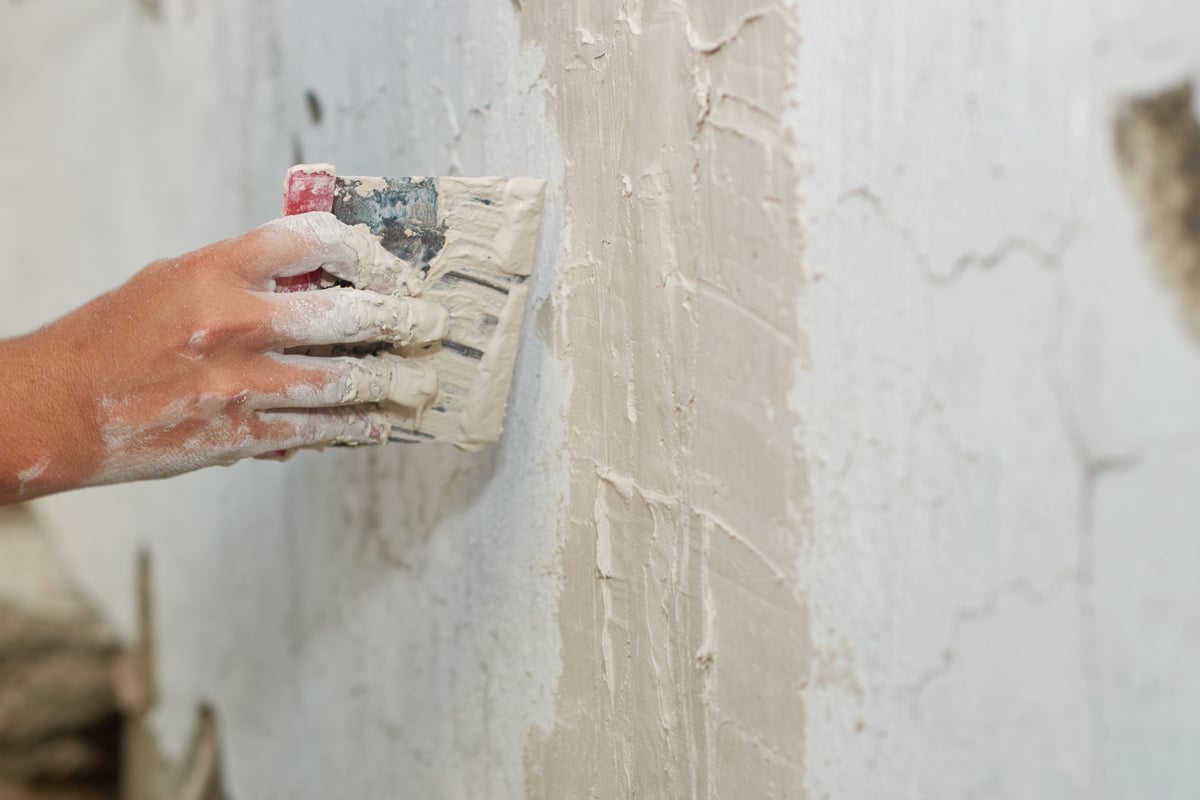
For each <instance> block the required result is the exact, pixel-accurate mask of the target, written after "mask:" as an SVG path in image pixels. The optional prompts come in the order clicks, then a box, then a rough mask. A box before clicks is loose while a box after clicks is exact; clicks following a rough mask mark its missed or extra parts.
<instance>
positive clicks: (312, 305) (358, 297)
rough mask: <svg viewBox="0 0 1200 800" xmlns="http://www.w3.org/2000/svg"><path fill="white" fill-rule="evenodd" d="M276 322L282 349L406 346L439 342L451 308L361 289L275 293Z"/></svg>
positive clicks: (274, 318) (273, 319) (272, 300)
mask: <svg viewBox="0 0 1200 800" xmlns="http://www.w3.org/2000/svg"><path fill="white" fill-rule="evenodd" d="M267 299H268V301H269V302H270V303H271V304H272V305H273V306H274V312H273V314H272V318H271V325H272V328H273V329H274V332H275V334H276V335H277V337H278V340H277V342H276V345H277V346H279V347H299V346H304V345H321V344H351V343H356V342H379V341H384V342H394V343H396V344H400V345H407V344H424V343H428V342H436V341H438V340H439V339H442V338H444V337H445V336H446V333H447V331H448V330H449V325H450V315H449V313H448V312H447V311H446V309H445V308H443V307H442V306H440V305H438V304H436V303H430V302H427V301H425V300H420V299H417V298H412V297H392V296H390V295H386V294H376V293H374V292H368V291H362V290H360V289H345V288H340V287H337V288H332V289H324V290H322V291H319V292H296V293H292V294H273V295H269V296H268V298H267Z"/></svg>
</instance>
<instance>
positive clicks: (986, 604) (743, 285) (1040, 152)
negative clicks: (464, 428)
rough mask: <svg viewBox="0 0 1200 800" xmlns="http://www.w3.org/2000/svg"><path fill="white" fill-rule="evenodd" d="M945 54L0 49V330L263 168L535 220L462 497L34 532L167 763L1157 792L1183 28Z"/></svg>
mask: <svg viewBox="0 0 1200 800" xmlns="http://www.w3.org/2000/svg"><path fill="white" fill-rule="evenodd" d="M401 6H402V7H401ZM959 6H961V7H953V8H952V7H948V6H947V4H945V3H941V2H935V0H909V2H904V3H899V4H896V3H892V4H887V3H878V2H867V0H849V1H848V2H838V3H832V2H825V3H815V2H813V3H805V4H801V5H800V6H799V7H797V8H793V7H791V6H788V5H784V4H782V3H781V2H777V0H759V1H758V2H749V0H687V1H685V0H622V2H600V1H599V0H586V1H585V2H574V3H556V2H549V0H514V2H512V3H502V2H489V1H488V0H450V1H449V2H437V3H435V2H433V1H432V0H414V2H406V3H403V4H399V3H388V2H383V0H378V1H377V2H362V3H357V4H353V8H351V7H350V6H349V5H348V4H330V3H316V2H311V1H309V2H302V1H301V0H293V1H291V2H288V1H286V0H259V1H258V2H254V3H241V2H234V0H224V2H211V3H195V2H190V0H158V1H157V2H153V3H148V2H135V0H80V1H79V2H77V3H75V4H73V7H72V11H71V13H70V14H69V15H65V16H64V15H63V12H62V11H60V10H59V9H58V8H57V7H55V6H54V5H53V4H52V3H50V2H48V0H24V2H21V3H17V4H5V5H0V45H2V46H0V119H4V120H6V124H5V125H3V126H0V174H4V175H5V176H6V180H8V181H10V182H11V185H16V186H20V187H22V191H21V192H20V193H15V192H14V193H7V194H6V195H4V196H3V197H0V265H3V268H5V269H8V270H10V272H8V273H6V275H11V276H14V277H13V278H12V282H13V283H14V284H15V285H17V286H19V287H20V291H19V292H18V291H12V292H8V293H6V294H5V295H4V296H3V297H0V311H2V312H3V314H4V316H3V320H4V325H5V328H4V332H6V333H7V332H11V333H16V332H19V331H20V330H23V329H26V328H29V327H32V326H33V325H35V324H37V323H38V322H40V321H43V320H44V319H45V318H46V317H48V316H50V315H52V314H55V313H61V312H63V311H65V310H67V309H68V308H70V307H71V306H72V305H75V304H78V303H79V302H82V301H83V300H84V299H86V298H87V297H89V296H91V295H92V294H95V293H96V292H99V291H101V290H102V289H104V288H106V287H107V286H109V285H111V284H112V283H113V282H115V281H117V280H119V279H121V278H122V277H124V276H125V275H127V274H129V272H130V271H131V270H132V268H134V267H135V266H136V265H137V264H140V263H143V262H146V261H149V260H150V259H152V258H154V257H157V256H160V255H162V254H164V253H172V252H178V251H180V250H183V249H187V248H189V247H193V246H196V245H199V244H201V243H203V242H205V241H208V240H211V239H214V238H217V237H219V236H223V235H227V234H231V233H234V232H237V231H239V230H241V229H243V228H245V227H247V226H249V225H251V224H254V223H256V222H258V221H261V220H263V219H265V218H268V217H270V216H272V215H273V214H274V213H276V210H277V203H278V200H277V192H278V183H279V178H280V176H281V175H282V173H283V170H284V168H285V167H286V166H287V164H288V163H290V162H291V161H293V160H305V159H322V160H325V159H327V160H330V161H332V162H334V163H336V164H337V165H338V166H339V167H340V168H342V169H344V170H345V171H347V172H358V173H375V172H382V173H394V174H447V173H462V174H470V173H514V174H515V173H528V174H536V175H544V176H547V177H548V178H549V179H550V180H551V191H550V196H549V200H550V202H549V212H548V216H547V218H546V223H545V226H544V237H543V243H542V252H541V255H540V258H539V264H538V279H537V285H536V290H535V294H536V298H535V300H536V308H535V310H534V313H533V314H532V315H531V318H530V325H529V330H527V331H526V334H527V335H526V338H525V342H524V345H523V352H522V362H521V367H520V370H519V374H518V376H517V380H516V385H515V395H514V401H513V405H512V416H511V418H510V419H511V422H510V433H509V436H508V438H507V439H506V441H505V442H504V443H503V445H502V446H501V447H500V448H498V449H497V450H495V451H493V452H492V453H490V454H489V455H487V456H484V457H482V458H480V457H475V456H464V455H459V454H455V453H431V452H428V451H414V450H404V449H389V450H380V451H376V452H374V453H370V454H364V453H326V454H322V455H314V454H305V455H303V456H301V457H300V458H298V459H297V460H296V461H294V462H293V463H291V464H289V465H287V466H285V467H282V468H281V467H278V466H276V465H264V464H246V465H239V466H238V467H235V468H233V469H231V470H216V471H211V472H207V473H202V474H199V475H196V476H191V477H188V478H184V479H180V480H176V481H171V482H168V483H164V484H160V485H145V486H136V487H125V488H117V489H106V490H101V491H91V492H86V493H81V494H78V495H74V496H68V497H62V498H56V499H54V500H52V501H51V502H48V503H46V504H45V505H44V507H43V509H42V511H43V513H44V514H45V515H46V516H47V517H48V518H50V519H52V520H53V521H55V522H56V524H57V526H58V536H59V541H60V544H61V546H62V548H63V551H64V553H65V554H66V555H67V556H68V557H69V558H71V559H73V561H74V563H75V565H76V571H77V573H78V575H79V576H80V578H81V580H83V581H84V583H85V584H86V586H87V587H88V588H89V590H90V592H91V593H92V595H93V596H94V597H96V598H97V599H98V600H99V601H100V603H101V604H102V605H103V606H104V608H105V609H106V610H107V612H108V614H109V615H110V616H111V617H112V618H113V620H114V621H115V623H116V624H117V626H118V627H119V628H120V629H122V630H124V631H126V632H127V633H129V634H132V632H133V630H134V628H135V624H134V617H135V609H134V603H133V592H132V590H131V587H132V585H133V571H134V562H135V557H134V554H135V551H136V549H137V548H138V547H139V546H143V545H144V546H147V547H148V548H149V549H150V551H151V555H152V558H153V562H154V565H155V571H154V574H155V583H156V587H155V588H156V591H155V596H156V598H157V608H156V609H155V618H156V620H157V624H158V628H159V630H158V635H157V648H156V652H157V654H158V678H159V682H160V684H161V689H162V698H161V702H160V706H159V708H158V710H157V712H156V717H155V727H156V729H157V731H158V734H159V738H160V744H161V746H162V747H163V749H164V750H165V751H166V752H167V753H168V754H174V755H176V756H177V757H179V756H182V754H183V752H184V751H185V750H186V749H187V745H188V741H189V737H190V735H191V726H192V721H193V719H194V717H195V712H196V708H197V706H198V704H200V703H209V704H211V706H212V707H213V708H214V709H215V711H216V713H217V715H218V717H219V720H220V724H221V731H222V746H223V749H224V753H223V758H222V760H223V764H224V768H225V773H226V780H227V782H228V784H229V789H230V790H231V792H232V793H233V795H234V796H235V797H243V798H272V797H334V796H347V797H349V796H353V797H371V798H375V797H379V798H384V797H395V796H422V797H520V796H531V797H576V796H594V797H623V796H638V797H718V796H720V797H769V796H775V797H802V796H805V795H808V796H811V797H825V796H828V797H913V798H917V797H955V796H980V797H1056V798H1057V797H1081V798H1084V797H1087V798H1092V797H1146V796H1154V797H1173V796H1180V797H1182V796H1190V795H1194V794H1195V792H1196V790H1197V787H1198V786H1200V772H1198V771H1197V769H1196V767H1195V766H1194V763H1193V759H1192V758H1191V754H1190V752H1189V750H1190V747H1189V744H1190V742H1192V741H1195V738H1196V736H1197V735H1198V734H1200V691H1197V689H1196V685H1195V681H1194V679H1193V677H1192V676H1193V674H1194V672H1195V664H1196V659H1197V653H1198V652H1200V618H1198V617H1197V611H1196V609H1197V608H1200V603H1197V599H1198V597H1197V592H1196V591H1195V589H1194V584H1195V581H1194V579H1193V573H1194V565H1195V564H1196V563H1197V559H1198V557H1200V550H1198V548H1200V538H1197V537H1196V536H1195V535H1194V533H1195V530H1196V524H1195V520H1196V519H1197V518H1200V504H1198V503H1197V501H1196V500H1195V499H1194V498H1195V497H1196V495H1195V493H1194V492H1193V491H1191V489H1192V487H1193V486H1194V485H1195V482H1196V480H1197V478H1198V477H1200V411H1197V409H1200V349H1197V345H1196V340H1195V339H1194V338H1193V337H1191V336H1189V334H1188V330H1187V325H1186V324H1185V320H1186V319H1187V316H1186V309H1187V308H1188V306H1187V302H1188V301H1187V300H1186V299H1181V298H1186V297H1188V296H1190V295H1189V292H1190V291H1191V288H1194V287H1191V288H1189V286H1190V284H1186V282H1181V281H1180V280H1176V279H1175V278H1173V277H1172V276H1174V275H1176V274H1178V273H1180V271H1181V270H1182V271H1184V272H1186V270H1187V265H1188V264H1190V261H1188V262H1186V263H1185V261H1184V260H1178V261H1171V260H1170V256H1169V255H1167V256H1164V255H1163V253H1164V252H1165V251H1164V250H1163V249H1162V247H1160V246H1157V245H1154V246H1150V247H1147V245H1146V243H1145V242H1144V241H1143V235H1142V233H1143V228H1144V229H1145V231H1146V234H1147V235H1148V236H1149V237H1150V239H1151V240H1152V242H1158V243H1159V245H1161V244H1162V242H1163V241H1164V237H1165V240H1167V243H1168V244H1172V243H1177V242H1178V241H1181V240H1183V241H1185V244H1186V239H1187V232H1188V231H1190V230H1193V228H1191V227H1189V226H1188V224H1187V220H1188V211H1187V207H1188V204H1187V196H1185V195H1186V192H1187V191H1190V190H1189V189H1186V186H1187V184H1186V183H1185V184H1184V186H1185V189H1184V190H1181V191H1183V192H1184V194H1171V195H1169V197H1171V198H1175V199H1178V198H1179V197H1183V200H1181V201H1179V202H1170V203H1163V202H1158V203H1157V204H1156V202H1155V199H1154V198H1155V197H1158V196H1159V195H1157V194H1156V193H1155V192H1154V190H1153V185H1154V183H1155V181H1158V180H1169V179H1171V178H1172V177H1173V176H1174V177H1178V176H1179V175H1181V174H1183V173H1186V171H1187V170H1186V167H1187V164H1188V163H1189V162H1188V157H1187V155H1186V154H1187V153H1188V152H1190V150H1188V147H1191V145H1186V146H1184V145H1179V146H1178V147H1177V149H1176V150H1170V149H1169V147H1168V149H1167V150H1166V151H1165V153H1166V155H1165V156H1164V155H1163V153H1164V151H1163V148H1162V147H1160V146H1159V145H1156V144H1155V137H1156V136H1159V133H1158V131H1160V130H1161V129H1162V126H1158V127H1155V126H1154V125H1152V124H1149V123H1148V122H1147V121H1148V120H1149V122H1152V121H1153V118H1150V117H1147V116H1146V115H1145V114H1143V115H1141V116H1137V115H1136V114H1134V116H1132V117H1130V116H1129V114H1130V112H1129V109H1131V108H1133V109H1137V108H1144V107H1145V106H1144V105H1143V106H1139V105H1137V103H1136V98H1139V97H1154V96H1157V95H1158V93H1160V92H1162V91H1163V90H1166V89H1170V88H1171V87H1177V86H1180V85H1182V84H1183V83H1185V82H1186V81H1189V80H1190V81H1191V82H1192V85H1193V86H1194V85H1197V81H1198V80H1200V56H1197V55H1196V53H1197V51H1196V48H1195V47H1194V42H1195V41H1197V40H1198V39H1200V12H1197V11H1196V10H1195V9H1194V8H1193V6H1192V5H1190V4H1188V3H1185V2H1183V0H1154V1H1153V2H1142V3H1136V4H1135V3H1131V2H1126V3H1121V2H1115V0H1114V1H1112V2H1102V3H1094V2H1083V0H1077V1H1073V0H1067V1H1066V2H1061V3H1054V4H1050V5H1049V6H1047V5H1046V4H1044V3H1035V2H1033V1H1032V0H1028V2H1016V3H1012V2H1000V1H999V0H996V1H995V2H982V3H972V4H959ZM1180 97H1182V95H1181V96H1180ZM1131 103H1132V105H1131ZM1179 104H1181V101H1180V103H1177V105H1179ZM1118 119H1133V120H1135V121H1138V120H1140V121H1141V122H1142V123H1145V124H1144V125H1143V127H1142V128H1139V129H1137V130H1136V131H1135V133H1136V132H1137V131H1141V133H1140V134H1139V135H1137V136H1136V137H1134V138H1135V139H1136V142H1135V145H1136V147H1134V149H1129V148H1121V149H1118V148H1117V147H1115V145H1114V125H1116V124H1117V120H1118ZM1176 121H1177V122H1178V123H1179V124H1178V125H1175V126H1173V127H1172V130H1177V129H1182V130H1190V128H1188V125H1187V124H1186V122H1187V121H1186V118H1182V117H1181V118H1180V119H1179V120H1176ZM1116 138H1117V139H1120V137H1119V136H1118V137H1116ZM1128 139H1129V137H1126V141H1128ZM1164 141H1166V142H1167V145H1169V146H1175V145H1172V144H1171V143H1178V142H1179V141H1180V140H1179V139H1178V138H1177V137H1176V138H1171V137H1170V136H1166V138H1165V140H1164ZM1147 142H1149V144H1147ZM1181 153H1182V155H1181ZM1155 154H1157V156H1156V155H1155ZM1121 165H1124V167H1123V169H1124V172H1122V166H1121ZM1139 165H1140V166H1139ZM80 175H87V176H92V177H91V178H90V180H89V181H88V182H87V183H86V184H85V185H84V186H82V187H81V188H79V189H77V191H76V192H75V193H74V194H73V200H72V206H71V209H70V212H71V213H70V215H69V218H68V219H67V220H65V221H64V219H63V218H62V217H61V216H59V215H54V214H47V213H45V212H44V209H46V208H49V207H51V206H52V204H53V201H54V199H55V198H57V197H60V196H61V195H60V187H61V185H63V184H64V183H65V182H69V181H72V180H73V179H76V178H77V177H78V176H80ZM1155 175H1163V176H1166V177H1165V178H1156V177H1154V176H1155ZM99 176H104V178H105V179H104V180H101V179H100V177H99ZM39 178H48V179H49V180H48V181H46V182H39V180H38V179H39ZM1147 187H1149V188H1147ZM1130 190H1132V191H1130ZM1164 208H1165V209H1167V210H1166V211H1165V212H1164V211H1163V209H1164ZM1180 209H1182V210H1180ZM1164 213H1166V214H1168V215H1171V214H1174V215H1175V217H1172V218H1171V220H1169V221H1168V222H1167V223H1163V221H1162V217H1163V214H1164ZM1180 218H1182V219H1183V222H1180V221H1179V219H1180ZM64 229H65V230H66V231H67V233H66V234H64ZM1156 248H1157V249H1156ZM1168 249H1170V248H1168ZM1171 252H1175V250H1172V251H1171ZM1188 257H1190V256H1188ZM1181 264H1183V265H1184V266H1179V265H1181ZM12 265H21V266H24V267H26V268H27V269H25V270H24V271H21V272H19V273H18V272H16V271H13V270H14V269H15V268H14V267H13V266H12ZM1163 276H1166V280H1163ZM1181 304H1183V307H1184V308H1185V314H1184V315H1181V314H1180V313H1179V309H1180V307H1181Z"/></svg>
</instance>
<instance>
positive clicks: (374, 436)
mask: <svg viewBox="0 0 1200 800" xmlns="http://www.w3.org/2000/svg"><path fill="white" fill-rule="evenodd" d="M391 432H392V425H391V423H390V422H388V418H387V415H385V414H379V413H367V414H363V415H361V416H360V417H359V418H358V419H357V420H355V424H354V425H351V426H350V430H349V431H347V434H346V435H345V436H343V437H340V438H339V440H338V444H346V445H369V444H383V443H384V442H386V441H387V440H388V437H389V436H390V435H391Z"/></svg>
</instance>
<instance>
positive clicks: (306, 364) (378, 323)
mask: <svg viewBox="0 0 1200 800" xmlns="http://www.w3.org/2000/svg"><path fill="white" fill-rule="evenodd" d="M318 268H323V269H324V270H326V271H327V272H328V273H330V274H331V275H334V276H336V277H338V278H340V279H342V280H345V281H347V282H349V283H351V284H353V285H354V286H355V287H356V288H340V287H335V288H330V289H324V290H321V291H312V292H296V293H276V292H275V291H274V290H275V279H276V278H279V277H284V276H289V275H298V274H303V273H307V272H311V271H313V270H315V269H318ZM418 280H419V276H418V275H417V274H416V272H415V271H414V270H413V269H412V267H410V266H409V265H408V264H406V263H405V262H403V261H401V260H399V259H397V258H395V257H393V256H392V255H391V254H389V253H388V252H387V251H386V250H384V249H383V247H382V246H381V245H380V244H379V242H378V240H377V239H375V238H374V237H372V236H370V235H369V234H367V233H364V232H362V231H361V230H359V229H355V228H350V227H348V226H346V225H344V224H342V223H341V222H339V221H338V220H337V219H336V218H334V216H333V215H331V214H327V213H310V214H301V215H297V216H292V217H285V218H283V219H279V220H275V221H273V222H269V223H267V224H266V225H263V226H261V227H259V228H256V229H255V230H252V231H250V232H249V233H247V234H245V235H243V236H239V237H237V238H235V239H230V240H227V241H224V242H219V243H217V244H214V245H211V246H209V247H205V248H203V249H201V250H197V251H195V252H193V253H189V254H187V255H184V256H181V257H180V258H176V259H169V260H166V261H159V262H156V263H154V264H151V265H150V266H148V267H146V268H145V269H143V270H142V271H141V272H139V273H138V274H137V275H135V276H134V277H133V278H132V279H130V281H129V282H128V283H126V284H125V285H123V286H121V287H120V288H118V289H116V290H115V291H113V292H110V293H109V294H106V295H103V296H101V297H99V298H97V299H96V300H94V301H92V302H91V303H89V304H88V305H86V306H84V307H83V308H80V309H79V310H77V311H75V312H73V313H71V314H69V315H68V316H66V317H64V318H63V319H61V320H59V321H58V322H55V323H53V324H52V325H49V326H47V327H46V328H43V329H41V330H40V331H38V332H36V333H34V334H31V335H30V336H27V337H24V338H21V339H15V340H11V341H8V342H3V343H0V366H2V367H3V368H4V370H5V372H6V373H8V374H9V375H10V376H13V377H14V378H15V380H14V381H13V384H14V385H13V386H12V388H10V389H8V390H0V391H2V392H5V397H4V399H5V401H6V402H5V405H6V406H7V409H8V412H9V413H8V416H9V418H10V420H15V422H16V426H15V427H14V426H13V423H12V422H9V423H0V501H11V500H15V499H17V498H18V497H21V498H28V497H33V496H37V495H41V494H49V493H51V492H56V491H62V490H64V489H69V488H74V487H78V486H87V485H99V484H107V483H118V482H124V481H132V480H142V479H147V478H162V477H167V476H170V475H177V474H180V473H183V472H189V471H191V470H195V469H199V468H201V467H205V466H209V465H213V464H231V463H233V462H235V461H238V460H240V459H243V458H246V457H250V456H260V455H264V454H269V453H273V452H277V451H281V450H287V449H291V448H296V447H306V446H313V445H323V444H374V443H379V442H383V441H385V440H386V439H387V436H388V426H387V424H386V422H385V420H384V418H383V416H382V414H380V413H379V412H378V411H376V410H375V408H374V406H372V405H370V404H373V403H376V402H379V401H382V400H390V401H393V402H398V403H400V404H402V405H408V406H414V407H415V406H420V405H423V404H424V403H425V402H427V401H428V400H429V399H430V398H431V397H432V396H433V395H434V394H435V392H436V390H437V378H436V376H435V375H434V374H433V372H432V370H431V369H429V368H428V367H426V366H423V365H421V364H418V363H416V362H412V361H407V360H405V359H403V358H401V357H399V356H395V355H390V354H382V355H375V356H368V357H365V358H353V357H347V358H341V357H329V358H318V357H313V356H305V355H288V354H285V352H284V351H285V350H287V349H289V348H293V347H303V346H313V345H325V344H348V343H356V342H376V341H389V342H396V343H399V344H409V343H424V342H432V341H436V340H438V339H440V338H442V337H444V336H445V335H446V329H447V325H448V315H447V312H446V311H445V309H443V308H442V307H441V306H438V305H436V304H433V303H428V302H425V301H423V300H420V299H416V298H412V297H407V296H402V295H411V294H412V293H413V292H414V291H415V289H416V287H417V285H418ZM10 428H12V429H10ZM10 484H11V485H10Z"/></svg>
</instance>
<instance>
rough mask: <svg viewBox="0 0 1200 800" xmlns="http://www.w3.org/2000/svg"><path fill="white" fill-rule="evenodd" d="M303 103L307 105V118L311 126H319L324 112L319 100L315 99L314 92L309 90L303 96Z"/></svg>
mask: <svg viewBox="0 0 1200 800" xmlns="http://www.w3.org/2000/svg"><path fill="white" fill-rule="evenodd" d="M304 101H305V103H307V105H308V118H309V119H310V120H312V124H313V125H320V124H321V120H322V119H323V118H324V116H325V112H324V110H323V109H322V108H321V98H319V97H317V93H316V92H314V91H313V90H312V89H309V90H308V91H307V92H305V94H304Z"/></svg>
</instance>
